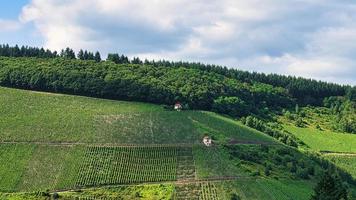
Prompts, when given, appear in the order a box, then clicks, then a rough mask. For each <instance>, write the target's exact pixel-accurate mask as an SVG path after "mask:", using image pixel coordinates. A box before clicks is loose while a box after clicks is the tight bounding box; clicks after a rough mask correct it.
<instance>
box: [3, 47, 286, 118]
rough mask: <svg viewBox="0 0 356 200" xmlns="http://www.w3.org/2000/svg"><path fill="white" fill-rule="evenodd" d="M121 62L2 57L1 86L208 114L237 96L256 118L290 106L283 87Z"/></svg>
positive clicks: (200, 71)
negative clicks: (184, 105) (178, 105)
mask: <svg viewBox="0 0 356 200" xmlns="http://www.w3.org/2000/svg"><path fill="white" fill-rule="evenodd" d="M84 54H85V52H84ZM64 56H66V55H64ZM117 57H118V58H119V59H120V60H119V61H114V62H119V63H125V64H120V65H117V64H115V63H113V62H94V61H85V60H84V61H83V60H74V59H61V58H55V59H38V58H5V57H1V58H0V84H1V85H5V86H11V87H20V88H26V89H35V90H45V91H55V92H64V93H71V94H79V95H87V96H96V97H105V98H111V99H121V100H136V101H144V102H152V103H162V104H168V105H172V104H173V103H174V102H176V101H181V102H182V103H187V104H189V107H191V108H193V109H196V108H198V109H206V110H210V109H211V108H212V105H213V103H214V100H216V99H218V98H219V97H220V96H226V97H238V98H240V99H241V100H242V101H244V102H246V104H247V102H248V105H254V106H255V107H256V109H255V110H253V112H256V113H258V112H259V110H258V109H257V108H258V107H266V106H267V107H269V108H270V109H278V107H279V106H281V105H282V104H283V105H284V104H285V105H287V104H289V103H290V102H291V101H292V100H291V99H290V98H289V97H288V94H287V93H286V91H285V90H283V89H281V88H273V87H272V86H268V87H267V86H266V85H263V84H258V83H255V84H253V85H252V84H243V83H241V82H240V81H238V80H236V79H231V78H226V77H225V76H222V75H219V74H216V73H213V72H206V71H202V70H199V69H187V68H167V67H161V66H157V67H155V66H152V65H134V64H128V63H129V62H128V61H127V59H126V58H122V56H118V55H117V56H114V58H117ZM114 58H113V59H114ZM109 59H111V57H110V56H109ZM122 59H123V60H122ZM276 102H279V103H278V104H276ZM241 112H247V111H241Z"/></svg>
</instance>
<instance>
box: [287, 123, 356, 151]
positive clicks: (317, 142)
mask: <svg viewBox="0 0 356 200" xmlns="http://www.w3.org/2000/svg"><path fill="white" fill-rule="evenodd" d="M285 128H286V130H288V131H289V132H291V133H293V134H294V135H295V136H297V137H298V138H299V139H301V140H302V141H303V142H304V143H305V144H306V145H307V146H309V147H310V148H311V149H313V150H316V151H335V152H356V145H355V144H356V135H355V134H343V133H335V132H331V131H320V130H317V129H314V128H299V127H295V126H290V125H288V126H285Z"/></svg>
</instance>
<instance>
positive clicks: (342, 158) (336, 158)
mask: <svg viewBox="0 0 356 200" xmlns="http://www.w3.org/2000/svg"><path fill="white" fill-rule="evenodd" d="M324 158H327V159H328V160H330V161H332V162H333V163H335V164H336V166H338V167H340V168H341V169H343V170H345V171H346V172H348V173H350V174H351V176H352V177H353V178H354V179H355V180H356V155H353V156H352V155H328V154H326V155H324Z"/></svg>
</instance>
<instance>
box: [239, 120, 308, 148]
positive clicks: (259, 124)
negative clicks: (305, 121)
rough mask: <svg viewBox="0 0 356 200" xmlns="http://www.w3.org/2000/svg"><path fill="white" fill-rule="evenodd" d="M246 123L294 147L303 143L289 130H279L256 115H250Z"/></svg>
mask: <svg viewBox="0 0 356 200" xmlns="http://www.w3.org/2000/svg"><path fill="white" fill-rule="evenodd" d="M245 125H246V126H249V127H251V128H254V129H257V130H259V131H261V132H263V133H265V134H267V135H270V136H272V137H274V138H276V139H277V140H279V141H281V142H283V143H284V144H287V145H289V146H292V147H298V144H299V143H301V142H300V141H299V140H298V139H297V138H296V137H294V136H293V135H291V134H290V133H289V132H287V131H283V130H279V129H277V128H276V127H273V126H271V125H269V124H266V123H265V122H263V121H262V120H259V119H258V118H256V117H253V116H248V117H247V118H246V119H245Z"/></svg>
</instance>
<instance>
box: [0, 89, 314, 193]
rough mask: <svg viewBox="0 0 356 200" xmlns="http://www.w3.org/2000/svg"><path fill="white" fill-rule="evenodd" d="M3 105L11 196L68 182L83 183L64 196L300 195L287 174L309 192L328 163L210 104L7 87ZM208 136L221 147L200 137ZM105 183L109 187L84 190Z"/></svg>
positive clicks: (3, 159)
mask: <svg viewBox="0 0 356 200" xmlns="http://www.w3.org/2000/svg"><path fill="white" fill-rule="evenodd" d="M0 105H1V107H2V108H4V109H2V110H1V119H2V120H1V124H0V134H1V141H2V142H1V144H0V152H1V154H0V163H1V164H0V177H2V181H1V182H0V191H2V192H3V194H2V196H3V197H4V198H8V199H11V198H20V199H21V198H25V197H26V198H33V199H36V198H42V197H41V196H43V195H44V196H45V195H47V193H46V191H49V192H53V191H58V190H70V189H76V190H77V192H72V193H71V192H63V193H61V192H60V193H59V194H60V196H61V197H62V198H64V197H66V196H67V197H66V198H74V197H75V196H78V195H79V196H82V197H88V198H94V197H95V198H98V197H100V196H103V195H104V194H106V195H107V196H106V197H109V196H110V195H111V197H112V198H113V199H115V195H116V197H117V195H119V196H126V197H125V198H126V199H130V198H132V195H135V193H139V194H140V195H141V196H142V199H150V198H153V197H157V198H158V197H159V198H161V199H170V198H172V197H175V198H177V199H179V198H181V197H184V196H188V197H191V199H194V198H199V196H200V198H202V197H203V196H204V198H205V199H211V198H214V196H219V198H221V199H228V196H229V195H231V194H232V193H236V194H238V195H239V196H240V197H241V198H242V199H250V197H251V195H252V196H254V199H261V200H262V199H266V198H267V199H268V198H271V199H275V198H277V199H294V197H295V196H293V195H291V194H290V191H291V190H293V187H294V186H293V187H292V186H291V187H280V185H283V184H284V183H285V182H288V183H289V184H292V185H294V184H295V185H298V188H299V189H298V191H299V190H300V193H303V196H301V197H300V199H308V197H309V194H310V193H311V190H312V185H314V184H315V182H314V181H309V180H308V179H310V178H311V177H314V176H316V174H318V173H320V172H321V168H320V167H319V164H318V162H317V161H315V160H313V159H310V158H309V157H308V156H306V155H304V154H302V153H300V152H298V151H297V150H295V149H292V148H289V147H287V146H284V145H282V144H281V143H279V142H277V141H275V140H274V139H273V138H271V137H270V136H267V135H265V134H263V133H261V132H259V131H256V130H254V129H251V128H248V127H246V126H244V125H242V124H241V123H240V122H237V121H235V120H233V119H231V118H228V117H224V116H222V115H218V114H215V113H211V112H205V111H181V112H177V111H171V110H166V109H164V108H163V107H162V106H158V105H153V104H146V103H135V102H125V101H113V100H103V99H96V98H89V97H81V96H71V95H63V94H54V93H43V92H34V91H26V90H18V89H9V88H0ZM205 135H209V136H210V137H212V138H213V140H214V146H213V147H205V146H204V145H202V143H201V141H202V137H203V136H205ZM276 179H279V180H276ZM230 182H231V184H232V185H231V184H229V183H230ZM159 183H161V184H160V185H159V186H158V185H157V184H159ZM127 184H130V185H131V186H129V187H130V188H127V187H128V186H125V185H127ZM155 184H156V185H155ZM182 184H183V185H182ZM102 186H106V187H109V188H102V189H99V190H98V191H96V190H91V189H88V190H83V191H81V190H78V189H79V188H88V187H89V188H92V187H102ZM231 186H233V188H231ZM251 187H256V188H257V189H256V190H258V191H260V192H258V195H257V194H253V192H252V191H250V190H251ZM148 188H149V189H148ZM189 188H191V189H189ZM37 191H42V192H40V193H38V192H37ZM80 191H81V192H80ZM130 191H131V192H130ZM153 191H155V192H153ZM194 191H196V192H194ZM306 191H307V192H306ZM9 192H10V193H9ZM12 192H28V193H12ZM36 192H37V193H36ZM305 192H306V193H305ZM69 196H71V197H69ZM104 196H105V195H104ZM26 198H25V199H26ZM43 198H45V197H43ZM99 199H100V198H99ZM108 199H110V198H108Z"/></svg>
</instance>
